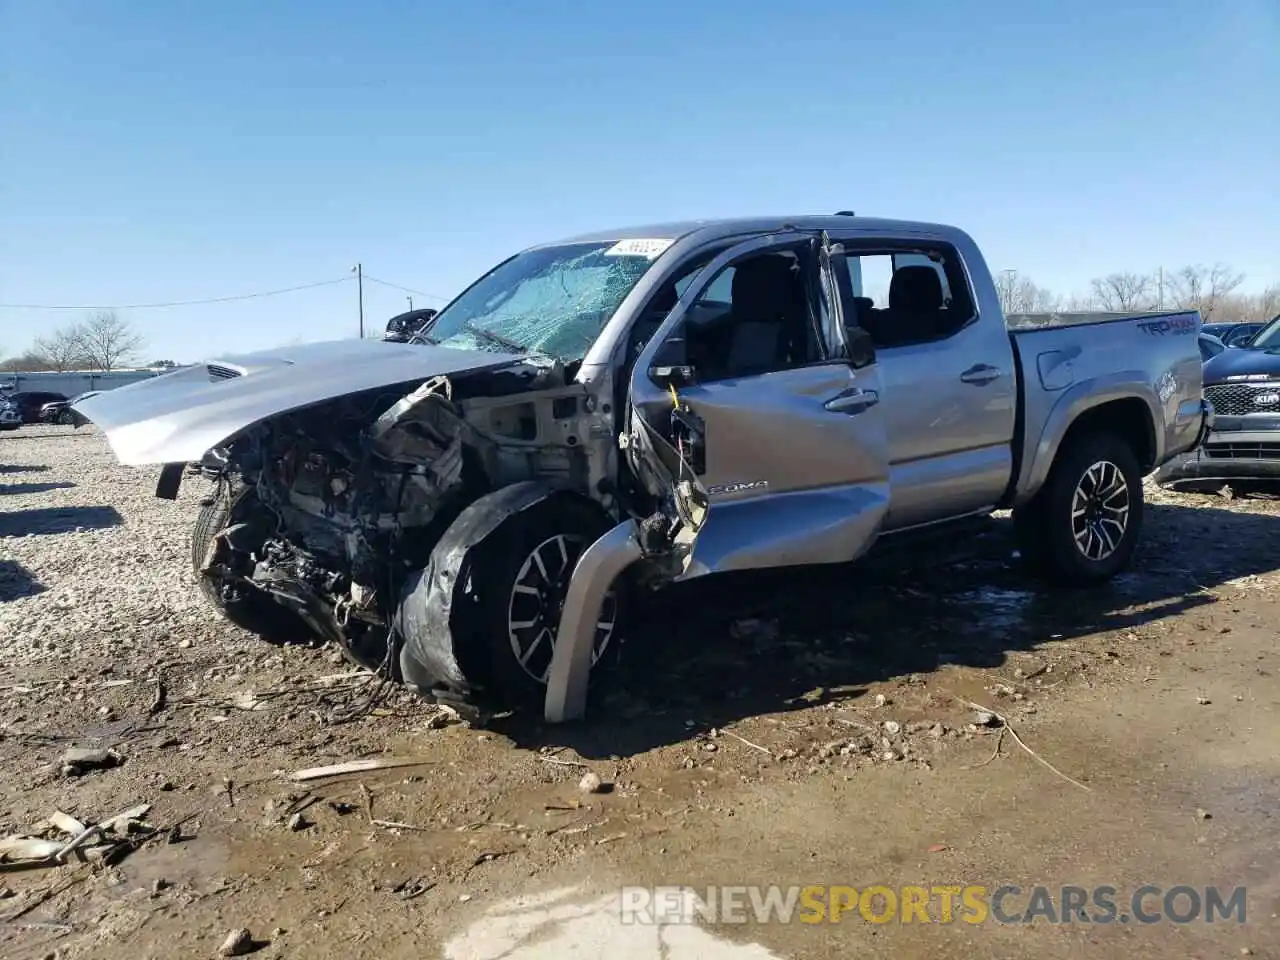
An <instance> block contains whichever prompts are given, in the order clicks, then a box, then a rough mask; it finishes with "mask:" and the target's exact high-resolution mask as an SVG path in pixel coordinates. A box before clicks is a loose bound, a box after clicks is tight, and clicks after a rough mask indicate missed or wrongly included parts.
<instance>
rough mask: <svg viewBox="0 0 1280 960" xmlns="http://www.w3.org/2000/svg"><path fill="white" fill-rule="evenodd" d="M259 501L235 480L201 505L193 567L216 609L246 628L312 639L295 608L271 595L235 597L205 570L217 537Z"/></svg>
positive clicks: (267, 636)
mask: <svg viewBox="0 0 1280 960" xmlns="http://www.w3.org/2000/svg"><path fill="white" fill-rule="evenodd" d="M256 502H257V497H256V495H255V494H254V492H253V490H252V489H250V488H248V487H244V486H240V485H237V484H233V483H220V484H219V485H218V487H217V488H216V490H215V491H214V494H213V496H212V497H211V498H210V499H209V500H208V501H207V502H206V503H205V504H204V505H203V506H201V508H200V514H199V516H197V517H196V525H195V528H194V529H193V530H192V532H191V569H192V571H193V572H194V573H195V576H196V580H197V582H198V583H199V584H200V591H201V592H202V593H203V594H204V595H205V597H207V598H208V600H209V602H210V603H211V604H213V606H214V608H215V609H216V610H217V611H218V612H219V613H220V614H222V616H223V617H225V618H226V619H227V620H229V621H231V622H232V623H234V624H235V625H236V626H237V627H240V628H241V629H242V630H247V631H249V632H250V633H253V634H257V635H258V636H260V637H262V638H263V639H264V640H268V641H270V642H272V643H286V642H297V641H299V640H312V639H314V632H313V631H312V629H311V628H310V627H309V626H308V625H307V624H306V623H305V622H304V621H303V620H302V618H301V617H299V616H298V615H297V614H295V613H293V612H292V611H291V610H287V609H285V608H284V607H282V606H281V605H280V604H278V603H276V602H275V601H274V600H272V599H270V598H269V597H263V596H258V595H256V594H253V593H247V592H243V591H241V592H240V593H239V594H238V595H236V596H234V597H228V596H227V595H226V594H224V592H223V588H222V584H221V583H220V582H219V581H218V580H216V579H215V578H213V577H209V576H207V575H205V574H204V573H203V572H202V570H203V568H204V561H205V557H206V556H208V552H209V546H210V544H212V543H213V538H214V537H216V536H217V535H218V534H219V533H221V532H222V531H223V530H224V529H225V528H226V527H227V526H228V525H230V524H231V523H232V522H238V521H240V520H243V519H247V518H248V517H249V516H250V515H251V514H252V512H253V510H254V506H255V504H256ZM246 589H247V588H246Z"/></svg>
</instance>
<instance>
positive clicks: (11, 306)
mask: <svg viewBox="0 0 1280 960" xmlns="http://www.w3.org/2000/svg"><path fill="white" fill-rule="evenodd" d="M356 279H357V278H356V277H355V276H354V275H351V276H346V277H335V278H333V279H332V280H318V281H316V282H315V283H301V284H298V285H297V286H294V287H281V288H280V289H278V290H260V291H258V292H256V293H238V294H234V295H232V296H226V297H206V298H204V299H199V300H167V301H164V302H162V303H114V304H92V303H81V304H62V303H0V310H158V309H162V308H164V307H196V306H203V305H206V304H213V303H234V302H236V301H240V300H256V299H258V298H259V297H277V296H280V295H281V294H284V293H297V292H298V291H299V290H313V289H315V288H316V287H329V286H334V285H335V284H339V283H350V282H352V281H353V280H356ZM364 279H365V280H368V281H370V282H371V283H377V284H381V285H382V286H384V287H391V288H392V289H394V290H400V291H403V292H404V293H413V294H417V295H418V296H420V297H426V298H427V299H428V300H439V301H440V302H441V303H448V301H449V298H448V297H442V296H440V295H438V294H434V293H427V292H426V291H425V290H416V289H414V288H413V287H406V286H403V285H401V284H398V283H392V282H391V281H389V280H380V279H378V278H377V277H371V276H369V275H368V274H367V273H366V274H364Z"/></svg>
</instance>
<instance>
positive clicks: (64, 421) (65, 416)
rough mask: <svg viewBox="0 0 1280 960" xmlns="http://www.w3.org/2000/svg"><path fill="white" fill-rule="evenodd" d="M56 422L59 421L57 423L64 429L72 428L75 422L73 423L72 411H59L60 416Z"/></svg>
mask: <svg viewBox="0 0 1280 960" xmlns="http://www.w3.org/2000/svg"><path fill="white" fill-rule="evenodd" d="M56 420H57V423H58V425H59V426H63V427H69V426H71V424H72V422H73V421H72V419H71V411H70V410H69V409H68V410H59V411H58V416H57V418H56Z"/></svg>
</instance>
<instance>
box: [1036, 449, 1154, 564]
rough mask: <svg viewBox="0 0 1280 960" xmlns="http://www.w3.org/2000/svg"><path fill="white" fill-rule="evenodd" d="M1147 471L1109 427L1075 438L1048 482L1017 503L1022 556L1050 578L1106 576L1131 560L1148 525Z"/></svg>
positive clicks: (1056, 463) (1061, 452)
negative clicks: (1145, 518) (1144, 482)
mask: <svg viewBox="0 0 1280 960" xmlns="http://www.w3.org/2000/svg"><path fill="white" fill-rule="evenodd" d="M1142 512H1143V501H1142V475H1141V470H1140V468H1139V465H1138V460H1137V457H1136V456H1134V453H1133V450H1132V449H1131V448H1130V447H1129V445H1128V444H1127V443H1125V442H1124V441H1123V440H1122V439H1120V438H1119V437H1116V436H1113V435H1111V434H1106V433H1103V434H1089V435H1082V436H1079V437H1076V438H1072V439H1070V440H1068V441H1067V443H1066V445H1065V446H1064V447H1063V449H1062V450H1061V451H1059V454H1058V458H1057V460H1056V461H1055V462H1054V465H1053V468H1052V469H1051V470H1050V472H1049V478H1048V479H1047V480H1046V481H1045V485H1044V487H1043V488H1042V489H1041V490H1040V492H1039V493H1037V494H1036V496H1035V497H1034V498H1033V499H1032V500H1031V501H1030V502H1028V503H1026V504H1024V505H1023V506H1021V507H1018V508H1017V509H1015V510H1014V513H1013V523H1014V532H1015V534H1016V536H1017V538H1018V547H1019V550H1020V551H1021V553H1022V556H1023V559H1024V560H1025V561H1026V562H1027V564H1028V565H1029V566H1030V567H1031V568H1032V569H1033V570H1034V571H1035V572H1036V573H1038V574H1040V575H1041V576H1044V577H1046V578H1047V579H1049V580H1051V581H1054V582H1057V583H1062V584H1067V585H1074V586H1083V585H1088V584H1093V583H1101V582H1103V581H1106V580H1109V579H1111V578H1112V577H1114V576H1115V575H1116V574H1117V573H1119V572H1120V571H1121V570H1123V569H1124V568H1125V567H1127V566H1128V565H1129V561H1130V560H1131V559H1132V557H1133V551H1134V548H1135V547H1136V546H1137V542H1138V535H1139V533H1140V531H1141V529H1142Z"/></svg>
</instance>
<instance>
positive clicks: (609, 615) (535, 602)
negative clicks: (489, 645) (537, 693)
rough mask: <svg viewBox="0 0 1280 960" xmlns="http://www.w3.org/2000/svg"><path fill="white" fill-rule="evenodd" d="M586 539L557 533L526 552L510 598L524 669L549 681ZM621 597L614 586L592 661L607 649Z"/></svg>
mask: <svg viewBox="0 0 1280 960" xmlns="http://www.w3.org/2000/svg"><path fill="white" fill-rule="evenodd" d="M585 546H586V544H585V541H584V540H583V538H582V537H579V536H575V535H573V534H565V533H561V534H556V535H555V536H552V537H548V538H547V539H545V540H543V541H542V542H541V543H539V544H538V545H537V546H536V547H534V548H533V550H532V551H530V553H529V554H528V556H526V557H525V559H524V562H523V563H522V564H521V565H520V570H519V572H518V573H517V574H516V579H515V584H514V585H513V586H512V588H511V596H510V598H509V599H508V601H507V636H508V639H509V642H510V644H511V652H512V654H513V655H514V656H515V658H516V662H517V663H518V664H519V665H520V669H521V670H523V671H524V672H525V673H526V674H528V675H529V676H530V677H531V678H533V679H534V680H536V681H537V682H538V683H541V684H545V683H546V682H547V676H548V674H549V673H550V671H551V658H552V654H553V653H554V652H555V644H556V634H557V632H558V631H559V629H560V617H561V614H562V612H563V610H564V600H565V596H566V594H567V593H568V589H569V578H570V577H571V576H572V575H573V568H574V566H575V565H576V564H577V562H578V557H579V556H581V555H582V551H583V549H584V548H585ZM617 618H618V598H617V593H616V592H615V591H613V590H610V591H609V592H608V593H607V594H606V595H605V599H604V604H603V605H602V606H601V608H600V615H599V617H598V618H597V619H596V634H595V638H594V641H593V643H592V648H591V666H593V667H594V666H595V665H596V663H597V662H598V661H599V660H600V657H601V656H603V655H604V652H605V650H606V648H607V647H608V646H609V643H610V642H611V641H612V640H613V634H614V632H615V629H616V627H617Z"/></svg>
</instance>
